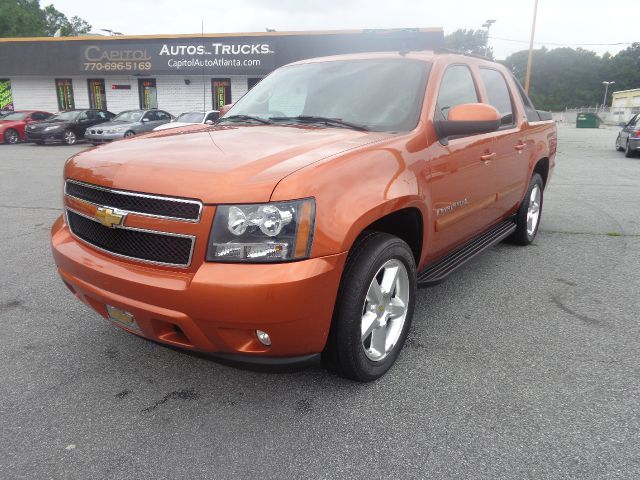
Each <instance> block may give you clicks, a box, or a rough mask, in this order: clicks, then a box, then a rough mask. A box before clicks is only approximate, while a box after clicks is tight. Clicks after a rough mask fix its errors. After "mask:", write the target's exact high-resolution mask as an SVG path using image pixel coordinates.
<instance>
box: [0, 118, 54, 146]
mask: <svg viewBox="0 0 640 480" xmlns="http://www.w3.org/2000/svg"><path fill="white" fill-rule="evenodd" d="M51 115H53V114H52V113H49V112H41V111H37V110H19V111H17V112H12V113H10V114H9V115H7V116H6V117H3V118H2V119H0V143H18V142H24V140H25V133H24V127H26V126H27V124H28V123H33V122H41V121H42V120H46V119H47V118H49V117H50V116H51Z"/></svg>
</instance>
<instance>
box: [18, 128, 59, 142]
mask: <svg viewBox="0 0 640 480" xmlns="http://www.w3.org/2000/svg"><path fill="white" fill-rule="evenodd" d="M63 140H64V128H63V129H60V130H53V131H50V132H29V131H26V141H27V142H62V141H63Z"/></svg>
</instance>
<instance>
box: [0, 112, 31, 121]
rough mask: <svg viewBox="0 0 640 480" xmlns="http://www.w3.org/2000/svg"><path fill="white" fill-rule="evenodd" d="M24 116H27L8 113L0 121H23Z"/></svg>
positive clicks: (21, 113)
mask: <svg viewBox="0 0 640 480" xmlns="http://www.w3.org/2000/svg"><path fill="white" fill-rule="evenodd" d="M26 116H27V114H26V113H25V112H16V113H9V114H8V115H6V116H4V117H1V118H2V120H24V118H25V117H26Z"/></svg>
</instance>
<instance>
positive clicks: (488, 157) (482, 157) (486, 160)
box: [480, 152, 496, 162]
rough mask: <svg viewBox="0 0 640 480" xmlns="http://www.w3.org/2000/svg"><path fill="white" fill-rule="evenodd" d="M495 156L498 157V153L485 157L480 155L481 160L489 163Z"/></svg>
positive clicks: (486, 154)
mask: <svg viewBox="0 0 640 480" xmlns="http://www.w3.org/2000/svg"><path fill="white" fill-rule="evenodd" d="M495 156H496V152H492V153H485V154H484V155H480V160H482V161H483V162H488V161H489V160H491V159H492V158H493V157H495Z"/></svg>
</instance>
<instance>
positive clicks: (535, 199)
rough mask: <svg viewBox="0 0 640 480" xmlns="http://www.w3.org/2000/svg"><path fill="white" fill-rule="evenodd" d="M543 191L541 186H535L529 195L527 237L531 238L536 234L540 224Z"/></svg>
mask: <svg viewBox="0 0 640 480" xmlns="http://www.w3.org/2000/svg"><path fill="white" fill-rule="evenodd" d="M541 198H542V191H541V190H540V185H538V184H535V185H534V186H533V188H532V189H531V195H529V208H528V209H527V235H529V236H530V237H532V236H533V234H534V233H535V232H536V229H537V228H538V222H539V221H540V200H541Z"/></svg>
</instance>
